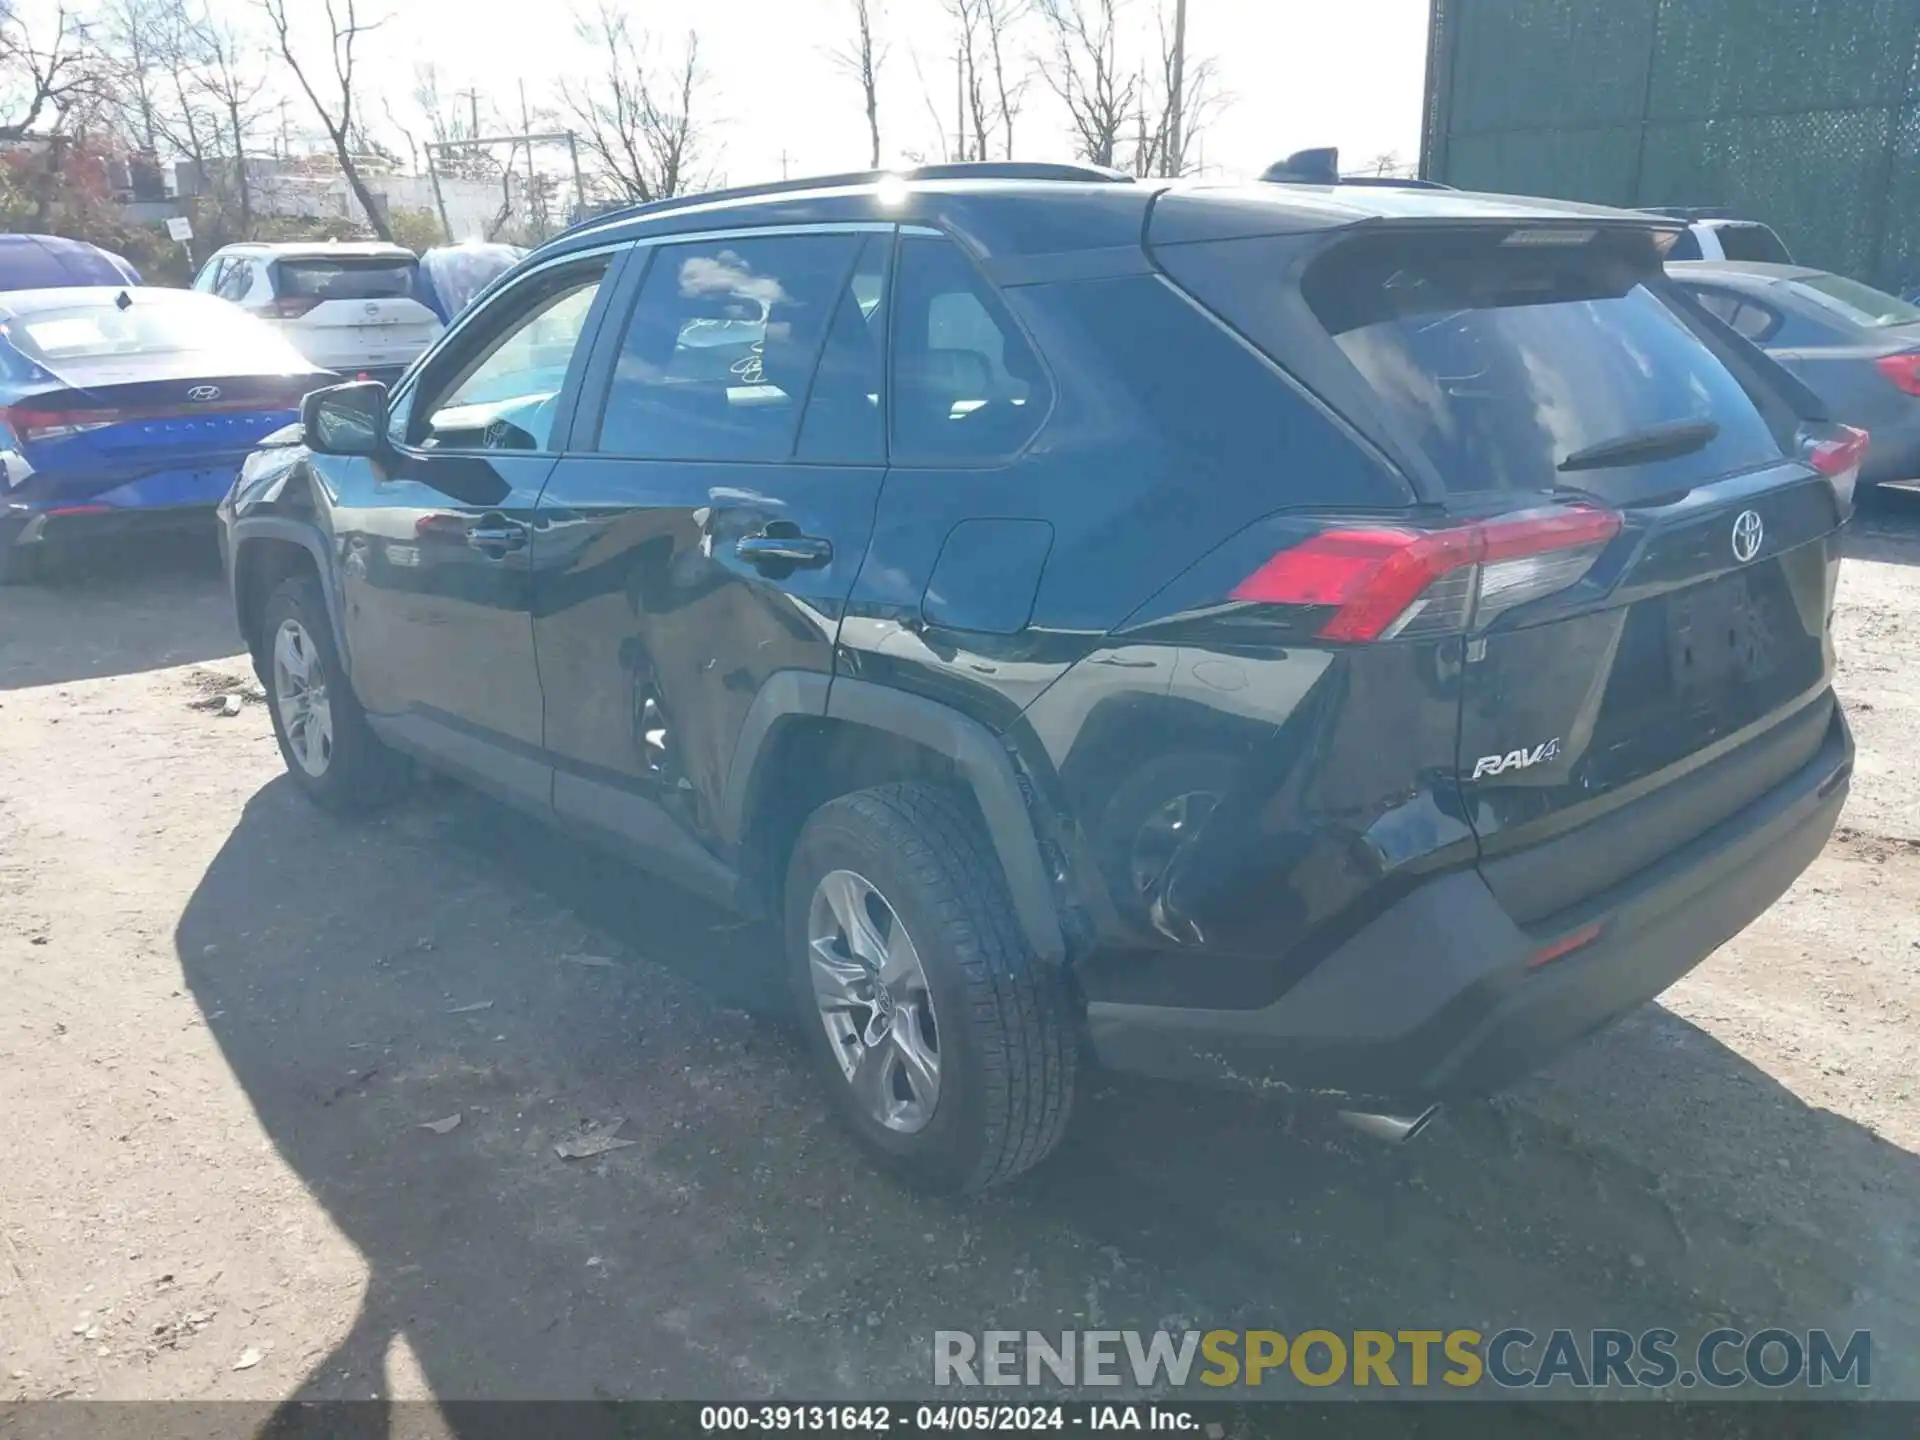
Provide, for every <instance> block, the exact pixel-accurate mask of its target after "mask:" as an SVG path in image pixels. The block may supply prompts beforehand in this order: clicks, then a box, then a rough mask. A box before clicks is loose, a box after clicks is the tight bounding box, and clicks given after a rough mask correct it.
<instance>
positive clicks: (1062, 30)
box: [1035, 0, 1140, 165]
mask: <svg viewBox="0 0 1920 1440" xmlns="http://www.w3.org/2000/svg"><path fill="white" fill-rule="evenodd" d="M1119 4H1120V0H1035V8H1036V9H1037V11H1038V13H1039V15H1040V18H1041V20H1042V21H1043V22H1044V23H1045V25H1046V28H1047V33H1048V39H1049V41H1050V44H1049V47H1048V53H1047V54H1046V55H1045V57H1044V58H1042V60H1041V62H1040V73H1041V75H1042V76H1044V77H1045V79H1046V82H1047V85H1048V87H1049V88H1050V89H1051V90H1052V91H1053V93H1054V94H1055V95H1057V96H1059V97H1060V101H1061V103H1062V104H1063V105H1065V106H1066V108H1067V116H1068V119H1069V121H1070V122H1071V123H1072V126H1073V134H1074V140H1075V142H1076V144H1077V146H1078V149H1079V151H1080V154H1081V155H1082V156H1083V157H1084V158H1085V159H1088V160H1091V161H1092V162H1093V163H1094V164H1096V165H1114V164H1115V163H1116V161H1117V158H1118V156H1119V153H1120V143H1121V136H1122V135H1123V134H1124V133H1125V131H1126V126H1127V122H1128V121H1129V120H1133V119H1135V118H1136V115H1135V111H1136V101H1137V99H1138V92H1139V88H1140V81H1139V78H1138V76H1136V75H1130V74H1128V73H1127V72H1126V71H1125V70H1124V69H1123V68H1122V66H1121V61H1120V35H1119V31H1120V26H1119V16H1118V8H1119Z"/></svg>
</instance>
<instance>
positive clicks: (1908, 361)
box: [1873, 350, 1920, 395]
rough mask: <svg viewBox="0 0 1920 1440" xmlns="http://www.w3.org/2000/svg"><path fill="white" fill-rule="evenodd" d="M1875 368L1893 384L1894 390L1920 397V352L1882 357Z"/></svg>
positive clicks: (1874, 365)
mask: <svg viewBox="0 0 1920 1440" xmlns="http://www.w3.org/2000/svg"><path fill="white" fill-rule="evenodd" d="M1873 368H1874V369H1876V370H1878V371H1879V372H1880V373H1881V374H1882V375H1884V376H1886V377H1887V379H1889V380H1891V381H1892V382H1893V385H1894V388H1895V389H1897V390H1904V391H1906V393H1907V394H1909V395H1920V350H1910V351H1908V352H1907V353H1906V354H1904V355H1882V356H1881V357H1880V358H1879V359H1878V360H1876V361H1874V362H1873Z"/></svg>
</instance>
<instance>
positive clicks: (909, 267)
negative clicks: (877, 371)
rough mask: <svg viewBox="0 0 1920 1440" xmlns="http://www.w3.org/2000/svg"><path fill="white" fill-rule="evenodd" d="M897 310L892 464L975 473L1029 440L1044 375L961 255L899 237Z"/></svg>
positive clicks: (942, 245)
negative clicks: (957, 467) (949, 466)
mask: <svg viewBox="0 0 1920 1440" xmlns="http://www.w3.org/2000/svg"><path fill="white" fill-rule="evenodd" d="M893 303H894V318H893V336H894V339H893V460H894V463H895V464H905V465H913V464H939V463H942V462H954V463H959V464H980V463H984V462H986V461H990V460H995V459H1001V458H1004V457H1006V456H1009V455H1012V454H1013V453H1014V452H1015V451H1017V450H1019V449H1020V448H1021V446H1023V445H1025V444H1026V443H1027V441H1029V440H1031V439H1032V438H1033V434H1034V432H1035V431H1036V430H1038V429H1039V428H1040V422H1041V421H1042V420H1044V419H1045V418H1046V415H1047V409H1048V407H1049V406H1050V404H1051V403H1052V399H1053V392H1052V388H1051V386H1050V385H1049V384H1048V381H1047V376H1046V371H1045V370H1043V369H1042V368H1041V365H1040V360H1039V357H1038V356H1036V355H1035V354H1034V352H1033V347H1032V346H1030V345H1029V344H1028V343H1027V341H1026V337H1025V336H1023V335H1022V334H1021V333H1020V330H1019V328H1018V327H1017V326H1015V325H1014V323H1013V321H1012V319H1011V318H1010V317H1009V316H1008V314H1007V312H1006V309H1005V307H1003V306H1002V305H1001V303H1000V300H999V297H998V296H996V295H995V294H994V293H993V291H992V290H990V289H989V288H988V287H987V285H986V283H985V282H984V281H983V280H981V278H980V276H979V275H978V273H977V272H976V271H975V270H974V268H973V266H972V265H970V264H968V263H967V258H966V256H964V255H962V254H961V253H960V249H959V247H958V246H956V245H955V244H954V243H953V242H952V241H950V240H937V239H932V238H929V237H922V236H909V237H904V238H903V239H902V240H901V242H900V260H899V275H898V277H897V279H896V280H895V282H894V295H893Z"/></svg>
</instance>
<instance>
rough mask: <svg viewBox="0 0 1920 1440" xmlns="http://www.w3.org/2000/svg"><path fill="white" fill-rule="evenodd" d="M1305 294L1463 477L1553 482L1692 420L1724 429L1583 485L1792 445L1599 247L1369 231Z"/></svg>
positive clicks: (1671, 475)
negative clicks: (1598, 454) (1585, 458)
mask: <svg viewBox="0 0 1920 1440" xmlns="http://www.w3.org/2000/svg"><path fill="white" fill-rule="evenodd" d="M1302 289H1303V291H1304V293H1305V296H1306V299H1307V302H1308V304H1309V305H1311V306H1312V308H1313V310H1314V312H1315V314H1316V315H1317V316H1318V317H1319V318H1320V320H1321V323H1322V324H1324V325H1325V326H1326V327H1327V330H1328V332H1329V334H1331V335H1332V337H1333V339H1334V342H1335V343H1336V344H1337V345H1338V346H1339V347H1340V350H1341V352H1342V353H1343V354H1344V355H1345V356H1346V358H1347V359H1348V360H1349V361H1350V362H1351V363H1352V364H1353V366H1354V368H1355V369H1357V370H1358V371H1359V372H1360V373H1361V375H1362V376H1364V377H1365V379H1366V380H1367V383H1368V384H1369V385H1370V386H1371V387H1372V389H1373V391H1374V393H1375V394H1376V395H1377V396H1378V397H1379V399H1380V401H1381V402H1382V403H1383V404H1384V405H1385V407H1386V408H1387V411H1388V412H1389V415H1390V417H1391V418H1392V419H1393V420H1394V421H1396V422H1397V424H1398V427H1399V429H1400V430H1401V433H1402V434H1403V435H1405V436H1406V437H1407V438H1409V439H1411V440H1413V441H1414V442H1415V443H1416V444H1417V445H1418V446H1419V447H1420V449H1421V450H1422V451H1423V452H1424V453H1425V454H1426V456H1427V458H1428V459H1429V460H1430V461H1432V462H1433V466H1434V468H1435V469H1436V470H1437V471H1438V472H1439V474H1440V476H1441V477H1442V479H1443V480H1444V481H1445V483H1446V484H1447V486H1448V487H1449V488H1450V489H1456V490H1531V489H1547V488H1551V487H1552V486H1554V485H1555V484H1556V483H1561V481H1560V476H1559V469H1560V466H1561V465H1562V463H1563V462H1564V461H1565V460H1566V459H1567V457H1568V456H1570V455H1574V454H1577V453H1579V452H1581V451H1584V450H1588V449H1590V448H1591V447H1595V446H1600V445H1604V444H1607V443H1608V442H1612V441H1617V440H1620V439H1622V438H1624V437H1629V436H1633V435H1637V434H1640V433H1641V432H1645V431H1648V430H1650V429H1654V428H1656V427H1662V426H1669V425H1676V424H1687V423H1690V422H1701V421H1712V422H1714V423H1715V424H1716V425H1717V426H1718V430H1717V432H1716V433H1715V435H1714V437H1713V438H1712V439H1711V440H1710V441H1708V442H1707V443H1705V444H1703V445H1701V446H1699V447H1697V448H1696V449H1694V450H1692V451H1691V452H1690V453H1687V454H1685V455H1678V456H1671V457H1668V458H1661V459H1649V460H1646V461H1643V462H1640V463H1635V464H1629V465H1622V466H1618V467H1615V468H1612V469H1609V470H1607V471H1605V472H1593V473H1590V474H1586V475H1583V476H1581V477H1579V483H1580V484H1581V486H1582V487H1583V488H1588V489H1592V490H1594V491H1596V492H1599V493H1604V494H1606V495H1607V496H1609V497H1610V498H1615V499H1624V498H1627V497H1628V496H1631V495H1636V494H1647V493H1656V492H1665V491H1669V490H1672V489H1674V488H1676V487H1677V488H1683V489H1684V488H1690V487H1691V486H1692V485H1694V484H1696V483H1699V482H1700V481H1702V480H1704V479H1707V478H1709V477H1712V476H1715V475H1721V474H1726V473H1730V472H1732V471H1735V470H1740V469H1745V468H1751V467H1753V466H1756V465H1761V464H1764V463H1766V462H1768V461H1770V460H1775V459H1778V458H1779V456H1780V447H1779V444H1778V443H1777V441H1776V440H1775V438H1774V436H1773V433H1772V431H1771V430H1770V429H1769V428H1768V425H1767V422H1766V420H1765V419H1764V418H1763V417H1762V415H1761V414H1760V412H1759V410H1758V409H1757V408H1756V406H1755V405H1754V402H1753V401H1752V399H1751V398H1749V396H1748V395H1747V393H1746V391H1745V390H1744V389H1742V388H1741V385H1740V382H1739V381H1738V380H1737V379H1736V378H1735V377H1734V376H1733V375H1732V374H1731V373H1730V372H1729V371H1728V370H1727V369H1726V367H1725V366H1724V365H1722V364H1721V363H1720V361H1719V360H1718V359H1717V358H1716V357H1715V356H1714V355H1713V353H1712V352H1711V351H1710V350H1708V349H1707V347H1706V345H1705V344H1704V343H1702V342H1701V340H1700V339H1699V338H1698V337H1697V336H1696V335H1695V334H1694V333H1693V332H1692V331H1691V330H1689V329H1688V328H1687V326H1686V324H1685V323H1684V322H1683V321H1682V320H1681V319H1680V317H1679V316H1678V315H1676V314H1675V313H1674V312H1673V311H1672V310H1670V309H1668V308H1667V306H1666V305H1665V304H1664V303H1663V302H1662V301H1661V300H1660V299H1659V297H1657V296H1656V295H1654V294H1653V292H1652V291H1650V290H1649V289H1647V288H1646V286H1645V285H1644V284H1641V283H1640V276H1639V273H1638V271H1637V270H1636V269H1635V268H1633V267H1632V266H1630V265H1628V264H1626V263H1624V262H1622V261H1621V260H1619V259H1617V258H1613V257H1610V256H1608V255H1607V254H1606V253H1605V251H1604V250H1590V249H1589V248H1587V247H1580V248H1568V249H1565V250H1561V251H1559V253H1555V248H1554V247H1539V248H1537V249H1531V250H1530V249H1525V248H1519V247H1506V246H1503V245H1501V244H1499V243H1498V242H1497V241H1495V240H1490V239H1488V238H1485V237H1447V238H1445V239H1444V240H1443V239H1440V238H1438V237H1434V236H1425V237H1418V238H1395V237H1380V238H1379V239H1376V240H1356V241H1353V242H1350V243H1348V244H1346V245H1342V246H1340V247H1339V248H1338V249H1336V250H1335V251H1333V252H1332V253H1331V254H1330V255H1328V256H1326V257H1323V258H1322V259H1321V260H1319V261H1317V262H1316V263H1315V264H1314V265H1313V266H1312V267H1311V268H1310V269H1309V271H1308V273H1307V276H1306V279H1305V281H1304V283H1303V286H1302Z"/></svg>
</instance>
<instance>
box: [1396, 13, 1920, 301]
mask: <svg viewBox="0 0 1920 1440" xmlns="http://www.w3.org/2000/svg"><path fill="white" fill-rule="evenodd" d="M1432 10H1433V15H1432V30H1431V33H1430V35H1429V40H1428V46H1429V48H1428V57H1427V109H1426V127H1425V129H1426V133H1425V135H1424V136H1423V138H1422V146H1421V173H1422V174H1423V175H1426V176H1427V177H1429V178H1431V179H1435V180H1442V181H1445V182H1446V183H1447V184H1449V185H1457V186H1460V187H1462V188H1463V189H1470V190H1498V191H1507V192H1511V193H1516V194H1534V195H1553V196H1559V197H1562V198H1565V199H1572V200H1588V201H1595V202H1598V203H1601V204H1608V205H1625V206H1639V205H1698V206H1721V207H1725V208H1726V209H1728V210H1730V211H1731V212H1733V213H1734V214H1736V215H1739V216H1741V217H1742V218H1749V219H1755V220H1764V221H1766V222H1767V223H1768V224H1770V225H1772V226H1773V227H1774V229H1775V230H1777V231H1778V232H1779V233H1780V237H1781V238H1782V239H1783V240H1785V241H1786V242H1787V246H1788V248H1789V249H1791V250H1792V251H1793V253H1794V257H1795V258H1796V259H1798V260H1801V261H1803V262H1804V263H1806V264H1809V265H1817V266H1820V267H1822V268H1824V269H1828V270H1835V271H1838V272H1840V273H1841V274H1844V275H1853V276H1857V277H1859V278H1861V279H1864V280H1867V281H1870V282H1872V283H1873V284H1876V285H1879V286H1881V287H1882V288H1885V289H1890V290H1896V291H1899V292H1901V293H1905V292H1906V291H1909V290H1912V289H1914V288H1916V287H1920V0H1432Z"/></svg>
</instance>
